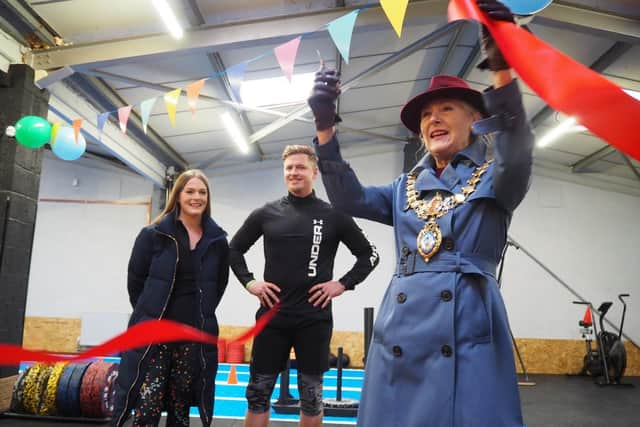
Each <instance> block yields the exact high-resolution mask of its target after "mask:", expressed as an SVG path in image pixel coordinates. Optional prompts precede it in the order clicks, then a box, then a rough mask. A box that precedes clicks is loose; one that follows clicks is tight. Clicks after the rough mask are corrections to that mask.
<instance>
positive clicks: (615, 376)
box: [573, 294, 629, 385]
mask: <svg viewBox="0 0 640 427" xmlns="http://www.w3.org/2000/svg"><path fill="white" fill-rule="evenodd" d="M628 296H629V294H620V295H618V299H619V300H620V302H621V303H622V305H623V309H622V317H621V319H620V328H619V332H618V334H617V335H616V334H614V333H613V332H609V331H607V330H605V328H604V318H605V316H606V315H607V312H608V311H609V309H610V308H611V306H612V305H613V303H612V302H611V301H605V302H603V303H602V304H600V307H598V310H597V313H598V317H599V321H598V323H599V324H600V331H599V332H598V328H597V326H596V324H595V323H594V322H593V321H592V319H593V311H594V310H593V305H591V303H590V302H587V301H573V303H574V304H582V305H586V306H587V310H588V315H585V318H584V319H583V320H580V322H578V324H579V326H580V327H581V329H580V332H581V333H582V338H584V339H585V346H586V354H585V356H584V364H583V366H582V370H581V371H580V373H579V374H578V375H589V376H592V377H593V378H594V381H595V382H596V384H598V385H623V384H621V380H622V377H623V376H624V371H625V370H626V368H627V351H626V349H625V347H624V343H623V342H622V328H623V326H624V317H625V314H626V312H627V303H626V302H625V300H624V298H627V297H628ZM594 336H595V341H596V345H595V348H593V347H592V345H591V342H592V341H593V337H594ZM601 378H602V379H601ZM624 385H626V384H624Z"/></svg>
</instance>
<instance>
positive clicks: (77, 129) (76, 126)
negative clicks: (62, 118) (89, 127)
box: [73, 118, 82, 144]
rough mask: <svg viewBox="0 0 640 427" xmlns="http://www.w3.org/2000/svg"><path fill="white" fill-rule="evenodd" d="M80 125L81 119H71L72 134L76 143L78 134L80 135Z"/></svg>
mask: <svg viewBox="0 0 640 427" xmlns="http://www.w3.org/2000/svg"><path fill="white" fill-rule="evenodd" d="M81 127H82V119H80V118H78V119H73V136H74V140H75V142H76V144H77V143H78V135H80V128H81Z"/></svg>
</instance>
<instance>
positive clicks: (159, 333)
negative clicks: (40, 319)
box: [0, 305, 280, 366]
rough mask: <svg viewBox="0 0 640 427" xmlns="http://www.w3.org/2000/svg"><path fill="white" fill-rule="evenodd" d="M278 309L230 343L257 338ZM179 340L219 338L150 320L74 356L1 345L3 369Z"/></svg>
mask: <svg viewBox="0 0 640 427" xmlns="http://www.w3.org/2000/svg"><path fill="white" fill-rule="evenodd" d="M279 309H280V307H279V305H275V306H274V307H273V308H271V309H270V310H269V311H268V312H266V313H265V314H264V315H262V316H260V318H258V320H257V321H256V324H255V325H254V326H253V327H252V328H250V329H249V330H247V331H246V332H245V333H243V334H242V335H240V336H238V337H236V338H233V339H231V340H229V343H235V342H241V343H244V342H246V341H248V340H249V339H250V338H252V337H254V336H256V335H258V334H259V333H260V332H261V331H262V330H263V329H264V328H265V326H267V324H268V323H269V322H270V321H271V319H273V317H274V316H275V315H276V313H277V312H278V310H279ZM176 341H190V342H197V343H202V344H212V345H216V344H217V342H218V337H217V336H215V335H211V334H208V333H206V332H203V331H201V330H199V329H196V328H193V327H191V326H187V325H185V324H182V323H178V322H173V321H171V320H150V321H147V322H143V323H139V324H137V325H134V326H132V327H131V328H129V329H127V330H126V331H125V332H123V333H122V334H120V335H117V336H115V337H113V338H111V339H110V340H107V341H105V342H104V343H102V344H100V345H98V346H95V347H92V348H90V349H89V350H87V351H84V352H82V353H79V354H77V355H74V356H68V355H60V354H54V353H48V352H45V351H38V350H28V349H25V348H22V347H21V346H17V345H13V344H0V366H13V365H19V364H20V362H22V361H26V360H28V361H39V362H44V363H55V362H61V361H64V362H75V361H79V360H86V359H92V358H96V357H103V356H106V355H110V354H117V353H121V352H124V351H127V350H131V349H134V348H138V347H144V346H147V345H152V344H162V343H168V342H176Z"/></svg>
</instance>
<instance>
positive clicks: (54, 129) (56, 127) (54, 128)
mask: <svg viewBox="0 0 640 427" xmlns="http://www.w3.org/2000/svg"><path fill="white" fill-rule="evenodd" d="M59 130H60V123H54V124H53V126H51V139H50V140H49V145H51V146H52V147H53V144H55V142H56V137H57V136H58V131H59Z"/></svg>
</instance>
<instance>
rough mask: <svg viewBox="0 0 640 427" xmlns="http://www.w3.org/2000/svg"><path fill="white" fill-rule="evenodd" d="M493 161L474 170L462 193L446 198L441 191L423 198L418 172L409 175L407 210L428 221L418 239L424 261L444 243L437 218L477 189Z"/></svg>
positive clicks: (465, 199)
mask: <svg viewBox="0 0 640 427" xmlns="http://www.w3.org/2000/svg"><path fill="white" fill-rule="evenodd" d="M491 162H493V160H487V161H486V162H484V163H483V164H481V165H480V166H478V167H477V168H476V170H475V171H473V173H472V174H471V177H469V179H468V180H467V184H466V185H465V186H464V187H462V193H453V194H452V195H450V196H447V197H445V198H443V197H442V195H441V194H440V192H436V195H435V196H434V197H433V198H431V199H430V200H424V199H422V198H421V197H420V192H418V191H417V190H416V178H417V177H418V174H417V173H410V174H409V175H407V191H406V197H407V204H406V206H405V210H408V209H413V211H414V212H415V213H416V216H417V217H418V218H420V219H421V220H424V221H426V222H425V224H424V227H422V230H420V233H418V238H417V240H416V247H417V248H418V253H419V254H420V256H421V257H422V259H424V262H429V260H430V259H431V258H432V257H433V256H434V255H435V254H436V253H437V252H438V250H439V249H440V244H441V243H442V232H441V231H440V227H438V223H437V222H436V220H437V219H438V218H442V217H443V216H445V215H446V214H448V213H449V212H450V211H452V210H453V209H455V208H456V207H457V206H460V205H461V204H463V203H464V202H466V201H467V200H468V198H469V196H470V195H471V194H473V192H474V191H476V186H477V185H478V183H479V182H480V179H481V177H482V175H483V174H484V173H485V172H486V171H487V169H488V168H489V165H490V164H491Z"/></svg>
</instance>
